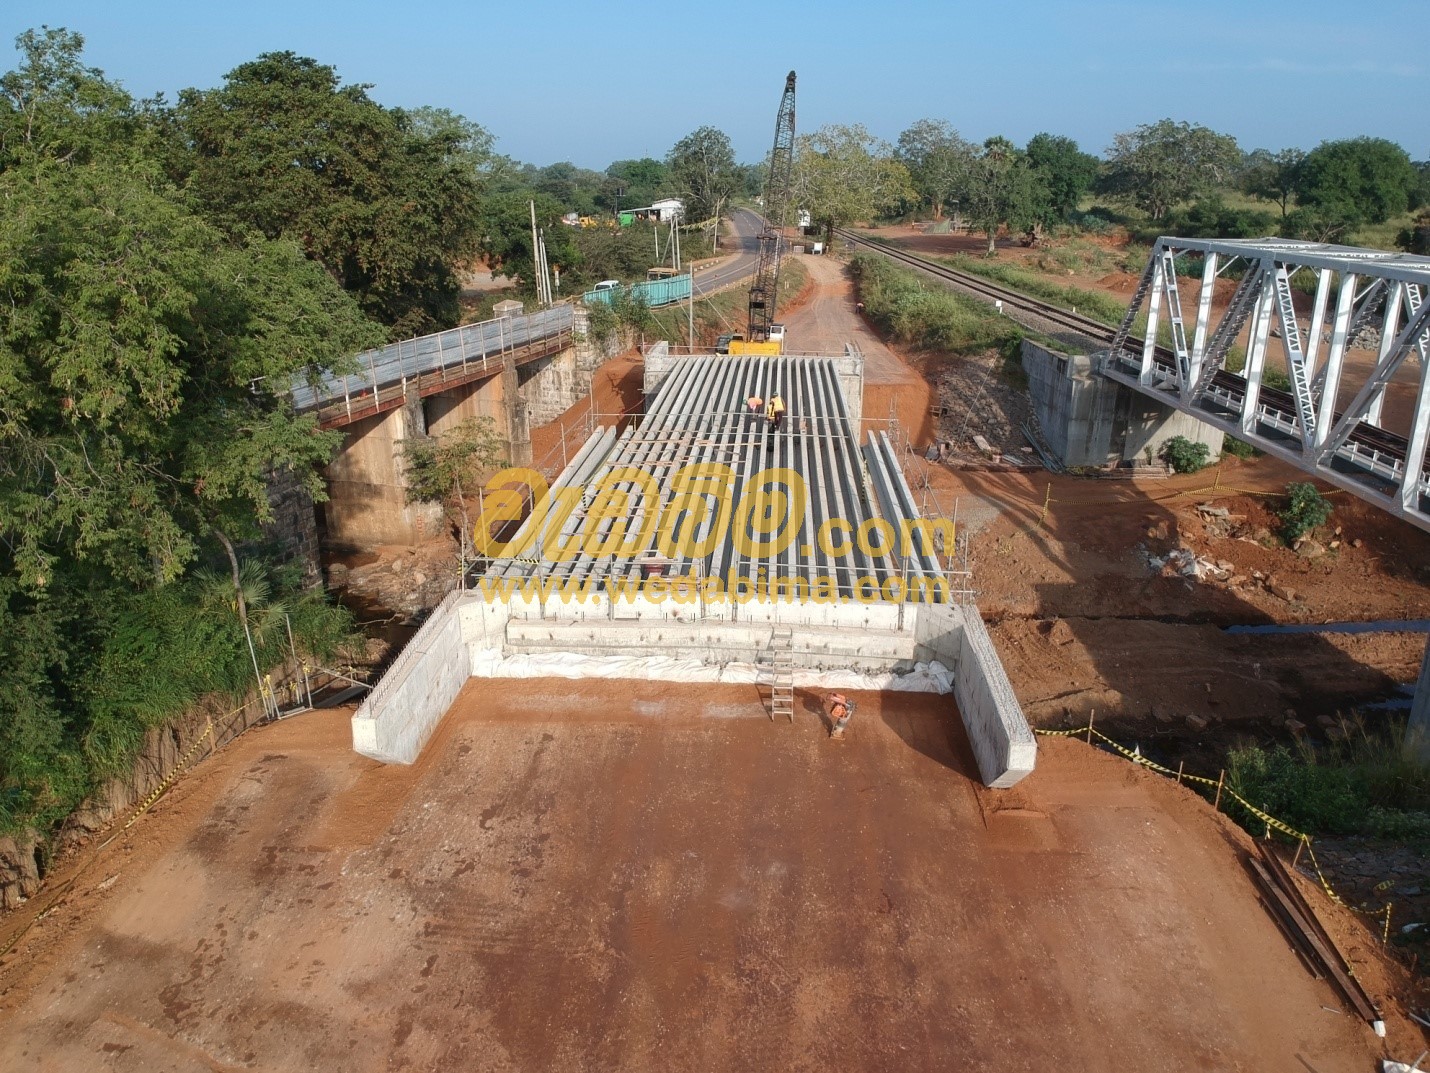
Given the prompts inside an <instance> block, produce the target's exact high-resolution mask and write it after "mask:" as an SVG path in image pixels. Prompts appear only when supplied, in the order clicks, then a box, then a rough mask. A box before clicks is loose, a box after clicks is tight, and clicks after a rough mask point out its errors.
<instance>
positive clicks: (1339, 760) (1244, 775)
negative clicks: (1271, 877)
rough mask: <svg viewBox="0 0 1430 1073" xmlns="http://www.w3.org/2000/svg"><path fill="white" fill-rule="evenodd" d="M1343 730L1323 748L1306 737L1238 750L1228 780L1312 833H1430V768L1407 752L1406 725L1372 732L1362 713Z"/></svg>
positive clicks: (1254, 826)
mask: <svg viewBox="0 0 1430 1073" xmlns="http://www.w3.org/2000/svg"><path fill="white" fill-rule="evenodd" d="M1342 729H1344V730H1346V731H1348V732H1349V737H1348V739H1347V740H1346V741H1344V742H1341V743H1339V744H1335V745H1327V746H1324V747H1322V748H1321V749H1319V750H1318V749H1316V748H1313V747H1312V746H1311V745H1309V744H1307V743H1304V742H1303V743H1301V744H1300V745H1298V746H1297V747H1295V748H1294V749H1293V748H1288V747H1287V746H1285V745H1276V746H1270V747H1266V746H1260V745H1248V746H1244V747H1242V748H1238V749H1233V750H1231V752H1230V753H1229V754H1228V755H1227V784H1228V785H1229V786H1230V787H1231V788H1232V789H1233V790H1235V791H1236V792H1237V793H1239V794H1241V796H1242V797H1244V798H1246V799H1247V800H1248V801H1250V802H1251V803H1252V804H1253V805H1256V806H1257V807H1259V808H1262V809H1264V810H1265V811H1267V812H1269V813H1270V814H1271V815H1273V816H1275V817H1276V818H1277V819H1279V820H1282V821H1284V822H1286V823H1289V824H1290V825H1291V826H1292V827H1296V828H1298V829H1300V830H1302V831H1306V832H1307V833H1308V834H1341V835H1347V834H1359V835H1368V836H1371V837H1376V838H1397V839H1405V840H1409V841H1424V840H1425V839H1426V838H1427V837H1430V812H1427V809H1430V768H1426V767H1424V766H1423V765H1420V764H1417V763H1416V762H1415V761H1413V760H1411V759H1409V758H1408V757H1407V756H1406V755H1405V753H1404V751H1403V745H1404V727H1403V726H1391V727H1388V728H1386V729H1383V730H1379V731H1371V730H1367V729H1366V727H1365V726H1364V725H1363V724H1361V723H1360V722H1359V720H1358V719H1357V720H1343V721H1342ZM1237 811H1238V812H1239V810H1237ZM1233 814H1234V815H1235V814H1236V813H1235V812H1234V813H1233ZM1239 818H1240V819H1241V820H1242V821H1243V822H1245V823H1246V825H1247V829H1248V830H1250V831H1253V832H1255V833H1257V834H1259V833H1260V832H1261V830H1262V829H1263V826H1262V824H1261V822H1260V821H1258V820H1256V819H1255V818H1253V817H1249V816H1240V817H1239Z"/></svg>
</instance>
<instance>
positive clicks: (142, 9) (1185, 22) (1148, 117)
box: [0, 0, 1430, 168]
mask: <svg viewBox="0 0 1430 1073" xmlns="http://www.w3.org/2000/svg"><path fill="white" fill-rule="evenodd" d="M1427 13H1430V2H1427V0H1376V2H1375V3H1372V4H1356V3H1351V2H1348V0H1334V2H1333V0H1259V2H1256V3H1253V2H1251V0H1198V2H1197V3H1194V4H1191V3H1168V2H1166V0H1142V2H1140V3H1138V2H1131V0H1001V2H994V3H976V4H968V3H949V2H945V3H935V2H909V0H886V2H883V3H868V2H860V3H853V2H849V0H824V2H823V3H810V2H804V3H799V4H795V3H786V2H770V3H764V4H760V3H750V2H746V0H727V2H724V3H714V4H709V5H702V4H691V3H666V4H639V3H623V4H617V3H611V2H608V0H588V2H586V3H571V2H567V0H546V2H545V3H530V2H520V0H518V2H515V3H505V4H491V3H485V2H482V0H467V2H466V3H454V2H442V3H427V4H421V3H407V4H402V3H396V2H388V3H371V2H368V0H349V2H346V3H342V4H337V3H329V2H318V0H286V2H283V3H275V2H273V0H249V2H243V3H211V2H209V3H205V2H203V0H197V2H194V0H191V2H188V3H182V4H180V3H160V2H157V0H105V2H95V0H90V2H79V0H74V2H72V0H47V2H44V3H37V2H32V0H6V2H5V3H4V4H3V6H0V36H3V38H4V39H5V40H6V41H9V40H12V39H13V38H14V36H15V35H16V34H17V33H19V32H20V31H22V30H24V29H27V28H29V27H36V26H39V25H41V24H46V25H50V26H65V27H68V28H69V29H72V30H78V31H79V32H80V33H82V34H84V36H85V39H86V57H87V59H88V62H89V63H90V64H92V65H93V66H97V67H100V68H102V69H103V70H104V71H105V72H106V73H107V74H108V75H110V76H111V77H112V78H116V79H118V80H119V81H120V82H122V83H123V84H124V86H125V87H126V88H127V89H128V90H129V91H130V92H131V93H133V94H134V95H135V96H148V95H150V94H152V93H155V92H158V91H163V92H165V93H166V94H167V95H168V96H169V97H170V98H171V99H172V98H173V96H174V95H175V93H176V92H177V91H178V90H179V89H181V88H183V87H187V86H198V87H211V86H214V85H217V84H218V83H220V82H221V81H222V78H223V75H224V74H225V73H226V72H227V71H229V70H231V69H232V68H233V67H235V66H237V65H238V64H240V63H242V62H244V61H246V60H249V59H252V58H253V57H255V56H257V55H258V54H259V53H261V52H266V51H276V50H283V49H291V50H292V51H295V52H298V53H301V54H304V55H309V56H312V57H314V58H316V59H318V60H319V61H321V62H323V63H328V64H331V65H333V66H335V67H336V68H337V69H338V72H339V74H340V75H341V76H342V77H343V79H344V81H348V82H368V83H373V85H374V88H373V89H372V91H371V92H372V95H373V96H374V97H375V98H376V99H377V100H379V101H381V102H382V103H384V104H388V105H398V106H405V107H410V106H415V105H420V104H432V105H437V106H441V107H447V108H451V109H452V110H453V111H456V112H460V113H462V114H464V115H466V116H468V117H469V118H471V119H474V120H476V121H477V122H479V123H481V124H482V125H483V126H485V127H487V128H488V129H489V130H490V131H491V132H492V133H493V134H495V135H496V137H497V148H498V149H499V150H500V151H501V152H504V153H507V154H509V155H511V156H514V157H516V158H518V159H520V160H525V161H531V162H533V163H537V164H548V163H552V162H554V161H557V160H563V159H566V160H573V161H575V162H576V163H577V164H580V165H582V166H585V167H594V168H604V167H605V166H606V165H607V164H608V163H610V162H611V161H613V160H619V159H623V158H626V157H639V156H647V155H649V156H657V157H659V156H663V155H664V153H665V152H666V150H668V149H669V148H670V146H671V145H673V144H674V143H675V142H676V141H677V140H678V139H679V138H681V137H682V136H683V135H685V134H687V133H689V132H690V131H692V130H694V129H695V128H696V127H699V126H702V125H704V124H710V125H712V126H716V127H719V128H720V129H722V130H724V131H725V132H726V133H727V134H729V135H730V137H731V139H732V140H733V142H734V143H735V150H736V154H737V156H738V157H739V158H740V159H741V160H745V161H754V160H758V159H759V158H761V157H762V156H763V155H764V154H765V153H766V152H767V151H768V147H769V142H770V141H771V138H772V136H773V132H774V118H775V110H776V107H777V106H778V103H779V96H780V93H781V91H782V89H783V85H784V75H785V73H786V72H787V71H789V70H790V69H791V68H793V69H795V70H796V71H798V72H799V89H798V125H799V129H800V130H802V131H811V130H813V129H815V128H816V127H819V126H821V125H823V124H826V123H863V124H864V125H865V126H867V127H868V128H869V129H870V130H871V131H873V132H874V133H875V134H876V135H878V136H880V137H883V138H887V139H889V140H890V141H892V140H894V139H895V138H896V137H897V136H898V133H899V131H901V130H903V129H904V128H905V127H907V126H908V125H909V124H910V123H912V122H913V121H914V120H917V119H921V118H924V117H933V118H939V119H947V120H948V121H949V122H951V123H952V124H953V125H954V126H955V127H957V128H958V130H959V131H960V133H962V134H963V135H964V136H965V137H968V138H972V139H976V140H981V139H983V138H985V137H987V136H989V135H991V134H1004V135H1007V136H1008V137H1010V138H1012V139H1013V140H1014V141H1016V142H1018V143H1020V144H1021V143H1023V142H1025V141H1026V140H1027V139H1028V138H1029V137H1030V136H1032V135H1033V134H1036V133H1037V132H1038V131H1042V130H1047V131H1051V132H1053V133H1057V134H1067V135H1069V136H1071V137H1073V138H1076V139H1077V140H1078V142H1079V143H1081V144H1082V146H1083V147H1084V148H1086V149H1089V150H1090V151H1093V152H1098V153H1101V152H1102V151H1103V150H1104V149H1105V148H1106V146H1107V144H1108V143H1109V141H1110V140H1111V138H1112V135H1113V134H1114V133H1116V132H1117V131H1120V130H1126V129H1129V128H1131V127H1133V126H1136V125H1137V124H1139V123H1146V122H1152V121H1154V120H1157V119H1160V118H1162V117H1164V116H1171V117H1173V118H1175V119H1186V120H1190V121H1192V122H1195V123H1203V124H1206V125H1207V126H1210V127H1213V128H1215V129H1217V130H1222V131H1226V132H1228V133H1231V134H1234V135H1235V136H1236V137H1237V139H1238V140H1239V141H1240V142H1241V144H1242V146H1243V148H1247V149H1250V148H1256V147H1266V148H1271V149H1279V148H1282V147H1284V146H1288V145H1298V146H1301V147H1303V148H1310V147H1311V146H1314V145H1315V144H1317V143H1318V142H1320V141H1322V140H1325V139H1328V138H1342V137H1351V136H1356V135H1361V134H1369V135H1374V136H1378V137H1385V138H1390V139H1392V140H1394V141H1397V142H1399V143H1400V144H1401V145H1403V146H1404V147H1405V148H1406V150H1407V151H1408V152H1409V153H1410V155H1411V156H1412V157H1413V158H1415V159H1417V160H1423V159H1426V158H1427V157H1430V109H1427V108H1426V103H1427V102H1430V59H1427V57H1426V51H1425V49H1424V40H1425V38H1424V33H1425V15H1426V14H1427ZM15 57H16V54H15V53H13V52H9V53H7V54H5V55H4V56H3V58H0V69H10V68H12V67H13V66H14V65H15V62H16V61H15Z"/></svg>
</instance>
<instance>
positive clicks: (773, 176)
mask: <svg viewBox="0 0 1430 1073" xmlns="http://www.w3.org/2000/svg"><path fill="white" fill-rule="evenodd" d="M793 171H794V72H793V71H791V72H790V73H789V75H788V77H786V78H785V91H784V96H783V97H781V98H780V110H779V114H778V115H777V116H776V117H775V147H774V150H773V152H771V153H770V170H769V174H768V175H767V176H766V180H765V226H764V230H762V231H761V232H760V260H759V265H758V267H757V268H756V269H755V282H754V283H752V284H751V285H750V319H749V326H748V331H747V334H746V336H745V338H746V340H748V342H749V343H756V344H760V343H764V344H768V343H769V342H770V325H771V323H772V322H773V321H774V319H775V305H776V303H777V302H778V300H779V292H778V289H777V288H778V285H779V281H780V255H781V254H782V253H783V246H784V225H785V214H786V211H787V210H788V208H789V201H790V185H791V176H792V173H793ZM774 346H775V349H774V350H773V352H774V353H779V351H780V349H781V348H780V346H779V342H778V341H776V342H775V344H774ZM751 352H754V353H762V352H764V347H760V348H759V349H758V350H756V349H755V348H748V349H747V350H746V353H751Z"/></svg>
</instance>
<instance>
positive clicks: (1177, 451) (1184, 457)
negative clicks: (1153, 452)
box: [1162, 436, 1212, 473]
mask: <svg viewBox="0 0 1430 1073" xmlns="http://www.w3.org/2000/svg"><path fill="white" fill-rule="evenodd" d="M1211 453H1212V452H1211V448H1210V447H1208V446H1207V445H1206V444H1204V443H1195V442H1193V441H1192V440H1189V439H1187V437H1185V436H1173V437H1172V438H1171V439H1170V440H1168V441H1167V442H1166V443H1164V444H1162V461H1164V462H1166V463H1167V465H1169V466H1171V467H1172V468H1173V469H1174V470H1176V471H1177V472H1178V473H1195V472H1196V471H1197V470H1199V469H1201V468H1203V467H1204V466H1205V465H1206V464H1207V462H1208V460H1209V459H1210V458H1211Z"/></svg>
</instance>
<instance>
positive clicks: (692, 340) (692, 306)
mask: <svg viewBox="0 0 1430 1073" xmlns="http://www.w3.org/2000/svg"><path fill="white" fill-rule="evenodd" d="M689 324H690V351H691V353H694V352H695V269H693V268H692V269H690V321H689Z"/></svg>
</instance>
